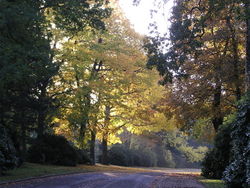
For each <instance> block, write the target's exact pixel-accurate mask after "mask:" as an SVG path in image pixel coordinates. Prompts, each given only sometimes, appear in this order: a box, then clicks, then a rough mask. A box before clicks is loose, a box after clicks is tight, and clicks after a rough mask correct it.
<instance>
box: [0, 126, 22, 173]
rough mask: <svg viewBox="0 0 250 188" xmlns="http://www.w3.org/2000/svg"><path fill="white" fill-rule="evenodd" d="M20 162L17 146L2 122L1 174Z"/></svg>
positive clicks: (0, 143) (0, 132)
mask: <svg viewBox="0 0 250 188" xmlns="http://www.w3.org/2000/svg"><path fill="white" fill-rule="evenodd" d="M17 164H18V158H17V157H16V150H15V147H14V145H13V143H12V141H11V139H10V138H9V136H8V134H7V132H6V130H5V128H4V127H3V126H2V125H1V124H0V175H1V174H3V172H4V171H6V170H9V169H12V168H15V167H16V166H17Z"/></svg>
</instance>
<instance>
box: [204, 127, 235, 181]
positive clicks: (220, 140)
mask: <svg viewBox="0 0 250 188" xmlns="http://www.w3.org/2000/svg"><path fill="white" fill-rule="evenodd" d="M231 131H232V126H231V123H225V124H224V125H222V126H221V127H220V130H219V132H218V133H217V135H216V137H215V142H214V148H213V149H211V150H210V151H209V152H208V153H207V155H206V157H205V159H204V160H203V162H202V166H203V168H202V175H203V176H205V177H207V178H216V179H221V178H222V176H223V172H224V171H225V169H226V167H227V166H228V165H229V162H230V156H231V149H232V145H231V141H232V139H231V136H230V134H231Z"/></svg>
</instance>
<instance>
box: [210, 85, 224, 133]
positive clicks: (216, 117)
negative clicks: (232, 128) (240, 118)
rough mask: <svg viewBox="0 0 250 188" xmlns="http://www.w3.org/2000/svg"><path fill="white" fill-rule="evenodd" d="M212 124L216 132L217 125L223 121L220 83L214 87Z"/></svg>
mask: <svg viewBox="0 0 250 188" xmlns="http://www.w3.org/2000/svg"><path fill="white" fill-rule="evenodd" d="M212 110H213V120H212V123H213V126H214V129H215V131H216V132H217V131H218V129H219V126H220V125H221V124H222V123H223V116H222V113H221V84H220V83H219V84H217V85H216V87H215V93H214V99H213V107H212Z"/></svg>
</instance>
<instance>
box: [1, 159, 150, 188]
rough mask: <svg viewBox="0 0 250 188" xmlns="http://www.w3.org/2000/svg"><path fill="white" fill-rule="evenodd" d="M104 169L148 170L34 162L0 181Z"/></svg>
mask: <svg viewBox="0 0 250 188" xmlns="http://www.w3.org/2000/svg"><path fill="white" fill-rule="evenodd" d="M102 171H105V172H107V171H116V172H129V173H136V172H145V171H147V170H145V169H141V168H130V167H120V166H113V165H109V166H106V165H99V164H98V165H95V166H90V165H78V166H76V167H66V166H54V165H40V164H33V163H24V164H23V165H22V166H21V167H20V168H16V169H14V170H10V171H8V172H7V173H6V175H4V176H0V183H3V182H8V181H13V180H21V179H25V178H31V177H39V176H47V175H57V174H58V175H59V174H70V173H86V172H102Z"/></svg>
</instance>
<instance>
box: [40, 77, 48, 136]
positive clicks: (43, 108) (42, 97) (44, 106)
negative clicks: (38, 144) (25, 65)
mask: <svg viewBox="0 0 250 188" xmlns="http://www.w3.org/2000/svg"><path fill="white" fill-rule="evenodd" d="M47 85H48V83H47V82H46V83H43V84H42V86H41V87H40V88H39V89H40V91H41V94H40V96H39V99H38V104H39V107H38V117H37V120H38V122H37V125H38V128H37V135H38V137H42V136H43V134H44V130H45V120H46V111H47V105H48V104H47V102H48V101H46V88H47Z"/></svg>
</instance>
